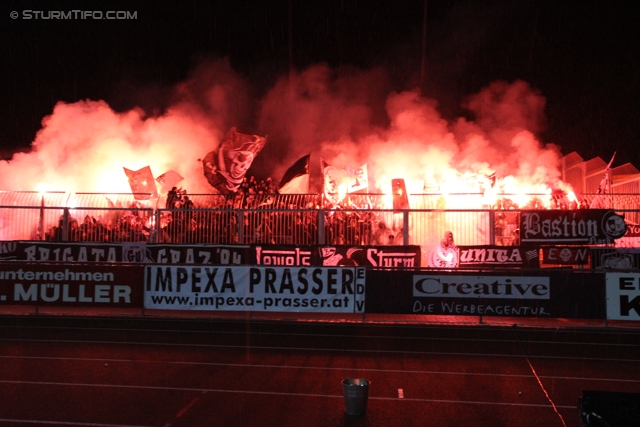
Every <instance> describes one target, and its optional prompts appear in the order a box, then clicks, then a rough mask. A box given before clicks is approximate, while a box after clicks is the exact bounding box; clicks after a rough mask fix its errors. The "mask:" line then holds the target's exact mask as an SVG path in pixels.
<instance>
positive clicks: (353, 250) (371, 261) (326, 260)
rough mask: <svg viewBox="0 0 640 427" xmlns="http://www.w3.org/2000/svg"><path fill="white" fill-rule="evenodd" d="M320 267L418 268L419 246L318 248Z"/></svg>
mask: <svg viewBox="0 0 640 427" xmlns="http://www.w3.org/2000/svg"><path fill="white" fill-rule="evenodd" d="M318 250H319V251H320V254H321V257H322V265H338V266H340V265H343V266H349V265H357V266H367V267H381V268H396V269H403V268H418V267H420V258H421V251H420V246H320V247H319V248H318Z"/></svg>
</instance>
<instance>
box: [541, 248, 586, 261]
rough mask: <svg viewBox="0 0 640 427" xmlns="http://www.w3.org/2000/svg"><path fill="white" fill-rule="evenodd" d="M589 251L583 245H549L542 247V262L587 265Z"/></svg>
mask: <svg viewBox="0 0 640 427" xmlns="http://www.w3.org/2000/svg"><path fill="white" fill-rule="evenodd" d="M590 254H591V251H590V249H589V248H588V247H585V246H549V247H543V248H542V264H554V265H587V264H589V255H590Z"/></svg>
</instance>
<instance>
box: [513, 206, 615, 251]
mask: <svg viewBox="0 0 640 427" xmlns="http://www.w3.org/2000/svg"><path fill="white" fill-rule="evenodd" d="M626 232H627V225H626V224H625V222H624V218H623V217H622V216H620V215H619V214H617V213H616V212H614V211H611V210H607V209H579V210H567V211H565V210H535V211H522V213H521V215H520V241H521V242H522V243H523V244H550V245H557V244H562V243H564V244H574V245H586V244H593V245H595V244H611V243H614V241H615V240H616V239H619V238H621V237H622V236H624V235H625V233H626Z"/></svg>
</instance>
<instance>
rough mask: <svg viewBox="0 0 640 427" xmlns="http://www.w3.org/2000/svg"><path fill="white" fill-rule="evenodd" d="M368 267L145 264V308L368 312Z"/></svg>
mask: <svg viewBox="0 0 640 427" xmlns="http://www.w3.org/2000/svg"><path fill="white" fill-rule="evenodd" d="M365 279H366V277H365V269H364V268H348V267H343V268H324V267H316V268H304V267H292V268H287V267H191V266H186V267H177V266H163V265H152V266H147V267H146V269H145V292H144V307H145V308H148V309H165V310H206V311H263V312H320V313H364V311H365V306H364V300H365Z"/></svg>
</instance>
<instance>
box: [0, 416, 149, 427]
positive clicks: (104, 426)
mask: <svg viewBox="0 0 640 427" xmlns="http://www.w3.org/2000/svg"><path fill="white" fill-rule="evenodd" d="M0 423H9V424H10V425H15V424H44V425H51V424H53V425H56V426H88V427H153V426H138V425H135V426H134V425H129V424H102V423H77V422H73V421H48V420H18V419H12V418H0Z"/></svg>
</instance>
